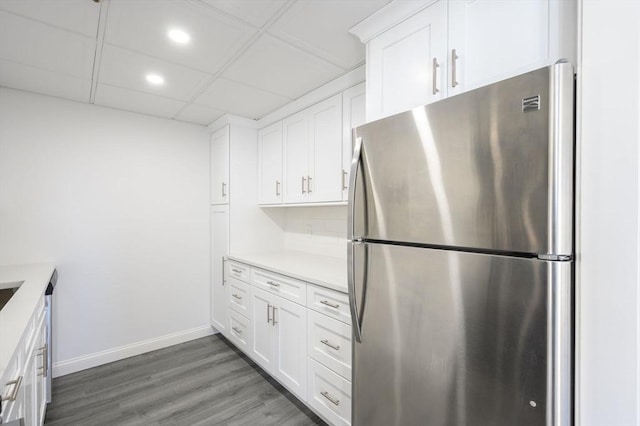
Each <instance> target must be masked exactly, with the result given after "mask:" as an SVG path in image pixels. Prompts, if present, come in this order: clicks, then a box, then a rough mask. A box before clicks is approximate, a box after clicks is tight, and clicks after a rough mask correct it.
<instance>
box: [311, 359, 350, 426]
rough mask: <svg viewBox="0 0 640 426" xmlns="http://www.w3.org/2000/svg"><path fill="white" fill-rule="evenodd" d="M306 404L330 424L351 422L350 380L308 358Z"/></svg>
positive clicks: (343, 424)
mask: <svg viewBox="0 0 640 426" xmlns="http://www.w3.org/2000/svg"><path fill="white" fill-rule="evenodd" d="M307 367H308V368H307V374H308V377H307V379H308V380H307V383H308V386H309V387H308V389H307V404H309V405H310V406H311V407H312V408H314V409H315V410H316V411H318V412H319V413H320V414H322V415H323V416H325V417H326V418H327V420H329V421H330V422H331V423H332V424H334V425H336V426H338V425H341V426H346V425H350V424H351V382H350V381H349V380H346V379H344V378H342V377H340V376H339V375H337V374H336V373H334V372H333V371H331V370H329V369H328V368H327V367H325V366H323V365H322V364H320V363H318V362H316V361H314V360H313V358H308V364H307Z"/></svg>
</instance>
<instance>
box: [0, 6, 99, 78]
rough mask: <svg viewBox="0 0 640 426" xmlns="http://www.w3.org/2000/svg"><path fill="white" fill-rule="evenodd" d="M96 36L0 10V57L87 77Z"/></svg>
mask: <svg viewBox="0 0 640 426" xmlns="http://www.w3.org/2000/svg"><path fill="white" fill-rule="evenodd" d="M94 55H95V40H94V39H91V38H89V37H86V36H83V35H80V34H76V33H72V32H69V31H66V30H61V29H59V28H56V27H52V26H50V25H46V24H43V23H40V22H37V21H33V20H31V19H26V18H22V17H19V16H17V15H13V14H10V13H7V12H4V11H0V59H6V60H9V61H12V62H17V63H21V64H25V65H30V66H33V67H38V68H41V69H43V70H50V71H55V72H58V73H62V74H67V75H70V76H73V77H77V78H80V79H83V80H90V79H91V74H92V71H93V59H94Z"/></svg>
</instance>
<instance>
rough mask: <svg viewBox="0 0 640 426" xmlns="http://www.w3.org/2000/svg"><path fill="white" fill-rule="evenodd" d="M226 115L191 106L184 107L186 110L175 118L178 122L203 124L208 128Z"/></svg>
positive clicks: (215, 110)
mask: <svg viewBox="0 0 640 426" xmlns="http://www.w3.org/2000/svg"><path fill="white" fill-rule="evenodd" d="M224 114H225V112H224V111H220V110H217V109H213V108H208V107H205V106H200V105H194V104H190V105H187V106H186V107H184V109H183V110H182V111H180V112H179V113H178V114H176V116H175V117H174V118H175V119H176V120H181V121H187V122H189V123H194V124H202V125H205V126H206V125H208V124H211V123H213V122H214V121H216V120H217V119H218V118H220V117H222V115H224Z"/></svg>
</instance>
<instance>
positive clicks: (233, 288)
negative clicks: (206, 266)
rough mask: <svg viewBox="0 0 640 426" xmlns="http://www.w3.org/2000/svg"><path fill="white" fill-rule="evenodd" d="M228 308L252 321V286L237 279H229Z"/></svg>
mask: <svg viewBox="0 0 640 426" xmlns="http://www.w3.org/2000/svg"><path fill="white" fill-rule="evenodd" d="M227 287H228V292H227V306H229V307H230V308H231V309H235V311H236V312H238V313H240V314H242V315H244V316H245V317H247V318H248V319H251V306H250V303H251V286H250V285H249V284H247V283H245V282H242V281H240V280H237V279H235V278H232V277H229V278H227Z"/></svg>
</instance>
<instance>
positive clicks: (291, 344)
mask: <svg viewBox="0 0 640 426" xmlns="http://www.w3.org/2000/svg"><path fill="white" fill-rule="evenodd" d="M273 297H274V300H275V303H276V309H275V311H274V314H273V322H274V324H275V326H276V333H275V337H274V341H275V342H274V344H275V360H276V364H275V365H274V371H273V373H274V375H275V377H276V378H277V379H278V380H279V381H280V383H282V384H283V385H285V386H286V387H287V388H288V389H289V390H290V391H291V392H293V393H294V394H295V395H296V396H297V397H298V398H300V399H301V400H302V401H305V400H306V393H307V308H306V307H304V306H300V305H298V304H297V303H293V302H290V301H288V300H285V299H282V298H281V297H278V296H273Z"/></svg>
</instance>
